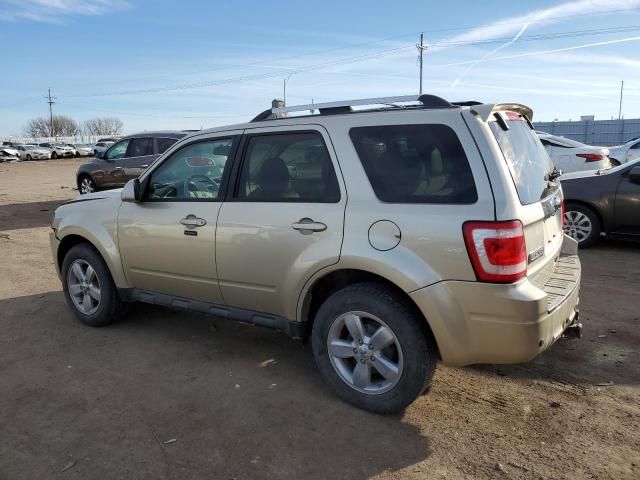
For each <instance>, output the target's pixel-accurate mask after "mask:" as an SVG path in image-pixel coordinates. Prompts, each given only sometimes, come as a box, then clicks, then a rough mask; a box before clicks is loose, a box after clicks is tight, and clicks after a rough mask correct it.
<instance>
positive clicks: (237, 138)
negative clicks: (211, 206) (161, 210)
mask: <svg viewBox="0 0 640 480" xmlns="http://www.w3.org/2000/svg"><path fill="white" fill-rule="evenodd" d="M241 137H242V135H237V134H236V135H221V136H219V137H207V138H197V137H196V138H194V139H193V141H190V142H187V143H184V144H182V145H180V146H178V147H177V148H176V149H175V150H172V151H171V152H170V153H169V154H168V155H167V156H166V157H165V158H164V159H163V160H162V162H161V163H158V165H157V166H156V167H154V169H153V170H151V171H149V174H148V175H145V177H144V178H143V179H142V180H141V192H142V195H141V197H142V200H141V202H143V203H162V202H165V203H166V202H170V203H207V202H210V203H215V202H224V201H225V199H226V196H227V191H228V190H229V188H228V187H229V179H230V178H231V172H232V170H233V169H234V167H235V164H236V163H237V162H236V155H237V153H238V146H239V144H240V142H241ZM228 139H231V150H230V151H229V156H228V157H227V162H226V163H225V166H224V169H223V170H222V179H221V181H220V189H219V190H218V196H217V197H216V198H147V197H146V196H147V195H148V193H149V186H150V184H151V179H152V178H153V174H154V173H156V172H157V171H158V169H159V168H161V167H162V166H163V165H164V164H165V163H166V162H168V161H169V159H171V158H173V156H174V155H176V154H178V153H179V152H181V151H182V150H183V149H184V148H187V147H190V146H191V145H195V144H197V143H205V142H216V141H219V140H228ZM178 141H180V140H178ZM176 143H177V142H176ZM175 145H176V144H175V143H174V144H173V145H171V146H170V147H169V148H168V149H167V150H166V151H169V150H170V149H171V148H173V147H174V146H175ZM229 162H232V163H231V164H230V163H229ZM227 165H229V167H227Z"/></svg>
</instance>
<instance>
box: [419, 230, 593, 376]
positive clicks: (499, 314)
mask: <svg viewBox="0 0 640 480" xmlns="http://www.w3.org/2000/svg"><path fill="white" fill-rule="evenodd" d="M580 277H581V267H580V260H579V259H578V255H577V244H576V242H575V241H574V240H572V239H570V238H569V237H566V236H565V238H564V243H563V248H562V251H561V253H560V254H559V256H558V258H557V259H556V262H555V268H554V271H553V273H552V274H551V275H550V277H549V278H548V280H547V281H546V283H545V284H544V285H540V286H536V285H534V284H533V283H531V281H529V280H528V279H524V280H522V281H520V282H518V283H515V284H509V285H497V284H490V283H481V282H460V281H445V282H440V283H438V284H435V285H432V286H430V287H426V288H423V289H420V290H417V291H415V292H413V293H412V294H411V297H412V298H413V300H414V301H415V302H416V304H417V305H418V307H419V308H420V309H421V310H422V312H423V314H424V316H425V317H426V319H427V321H428V322H429V325H430V327H431V329H432V331H433V334H434V336H435V339H436V342H437V343H438V347H439V349H440V355H441V357H442V361H443V363H445V364H448V365H459V366H461V365H470V364H476V363H503V364H504V363H521V362H527V361H529V360H531V359H532V358H534V357H535V356H537V355H538V354H540V353H541V352H543V351H544V350H546V349H547V348H549V347H550V346H551V345H553V343H554V342H555V341H556V340H558V338H560V336H561V335H562V333H563V332H564V331H565V330H566V329H567V327H569V326H570V325H572V324H574V323H577V321H578V302H579V293H580Z"/></svg>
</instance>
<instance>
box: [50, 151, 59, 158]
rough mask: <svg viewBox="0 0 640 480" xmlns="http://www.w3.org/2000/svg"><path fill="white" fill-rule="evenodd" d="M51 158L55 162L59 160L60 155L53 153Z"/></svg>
mask: <svg viewBox="0 0 640 480" xmlns="http://www.w3.org/2000/svg"><path fill="white" fill-rule="evenodd" d="M51 158H52V159H53V160H55V159H57V158H58V153H57V152H51Z"/></svg>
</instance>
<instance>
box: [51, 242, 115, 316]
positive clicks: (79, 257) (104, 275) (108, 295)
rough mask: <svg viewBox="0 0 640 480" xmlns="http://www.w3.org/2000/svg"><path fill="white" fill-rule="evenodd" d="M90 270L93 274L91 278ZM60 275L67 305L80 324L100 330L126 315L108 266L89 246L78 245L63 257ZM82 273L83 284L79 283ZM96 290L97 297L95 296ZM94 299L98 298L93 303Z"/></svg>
mask: <svg viewBox="0 0 640 480" xmlns="http://www.w3.org/2000/svg"><path fill="white" fill-rule="evenodd" d="M77 267H79V268H80V272H78V271H77ZM89 268H91V269H92V270H93V274H91V272H90V270H89ZM61 271H62V288H63V291H64V296H65V298H66V300H67V304H68V305H69V308H71V310H72V311H73V313H74V314H75V315H76V317H78V318H79V319H80V321H81V322H82V323H84V324H86V325H90V326H92V327H103V326H105V325H109V324H111V323H113V322H115V321H116V320H117V319H118V318H120V317H121V316H122V315H123V314H124V313H125V309H126V306H127V305H126V304H125V303H124V302H123V301H122V300H121V299H120V297H119V296H118V291H117V289H116V286H115V284H114V283H113V278H112V277H111V273H109V269H108V268H107V265H106V264H105V263H104V260H103V259H102V257H101V256H100V254H99V253H98V252H97V251H96V250H95V249H94V248H93V247H92V246H91V245H89V244H86V243H81V244H79V245H76V246H75V247H72V248H71V249H70V250H69V251H68V252H67V254H66V255H65V257H64V260H63V262H62V269H61ZM76 272H77V273H76ZM82 273H83V274H84V278H85V280H86V282H85V283H83V282H82V281H81V276H82V275H80V274H82ZM96 287H97V292H98V293H99V295H97V294H96ZM76 292H77V293H76ZM95 296H98V297H99V298H98V299H96V298H95Z"/></svg>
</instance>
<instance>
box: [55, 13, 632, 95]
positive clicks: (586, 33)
mask: <svg viewBox="0 0 640 480" xmlns="http://www.w3.org/2000/svg"><path fill="white" fill-rule="evenodd" d="M635 30H640V25H632V26H627V27H613V28H608V29H604V28H603V29H599V30H593V29H589V30H575V31H571V32H555V33H549V34H540V35H530V36H524V35H523V36H522V37H520V39H519V41H540V40H557V39H563V38H575V37H584V36H593V35H604V34H610V33H622V32H629V31H635ZM510 39H511V38H510V37H494V38H489V39H483V40H477V41H468V42H449V43H446V42H441V43H438V42H435V43H433V44H431V45H429V46H428V47H429V48H434V47H445V46H454V45H455V46H471V45H486V44H490V43H500V42H504V41H507V40H510ZM413 48H416V47H415V46H414V45H411V46H404V47H397V48H393V49H388V50H382V51H379V52H375V53H371V54H365V55H361V56H356V57H349V58H344V59H341V60H335V61H332V62H325V63H320V64H313V65H308V66H305V67H298V68H288V69H285V70H279V71H274V72H270V73H258V74H253V75H243V76H238V77H230V78H224V79H217V80H209V81H206V82H194V83H185V84H178V85H165V86H159V87H151V88H142V89H132V90H123V91H112V92H99V93H98V92H97V93H91V94H74V95H67V96H65V98H72V97H76V98H86V97H110V96H122V95H139V94H150V93H161V92H167V91H179V90H189V89H194V88H204V87H213V86H221V85H227V84H232V83H240V82H248V81H254V80H264V79H270V78H277V77H280V78H282V76H283V75H287V74H288V75H293V74H299V73H303V72H308V71H313V70H323V69H326V68H331V67H338V66H344V65H350V64H353V63H359V62H363V61H367V60H374V59H378V58H383V57H387V56H392V55H397V54H401V53H405V52H408V51H409V50H410V49H413ZM423 48H427V46H424V45H423Z"/></svg>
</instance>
